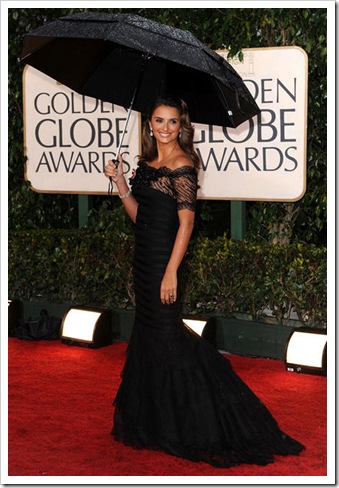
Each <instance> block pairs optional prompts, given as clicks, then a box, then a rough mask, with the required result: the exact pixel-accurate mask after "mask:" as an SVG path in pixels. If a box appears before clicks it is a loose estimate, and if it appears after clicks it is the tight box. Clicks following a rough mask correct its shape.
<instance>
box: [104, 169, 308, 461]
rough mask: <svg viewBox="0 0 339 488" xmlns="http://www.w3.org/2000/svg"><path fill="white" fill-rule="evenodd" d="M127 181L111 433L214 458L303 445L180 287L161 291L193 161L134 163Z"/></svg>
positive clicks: (190, 200)
mask: <svg viewBox="0 0 339 488" xmlns="http://www.w3.org/2000/svg"><path fill="white" fill-rule="evenodd" d="M131 185H132V191H133V195H134V197H135V198H136V200H137V201H138V203H139V206H138V214H137V221H136V230H135V232H136V244H135V246H136V247H135V258H134V259H135V261H134V287H135V295H136V316H135V323H134V327H133V331H132V335H131V338H130V341H129V345H128V349H127V357H126V362H125V366H124V370H123V373H122V382H121V385H120V388H119V390H118V393H117V395H116V398H115V400H114V405H115V411H114V426H113V430H112V434H113V436H114V439H115V440H116V441H121V442H123V443H124V444H126V445H130V446H133V447H134V448H139V449H142V448H147V449H155V450H162V451H164V452H167V453H169V454H172V455H175V456H179V457H183V458H186V459H190V460H192V461H205V462H207V463H210V464H211V465H213V466H218V467H230V466H234V465H238V464H241V463H252V464H258V465H265V464H267V463H270V462H273V460H274V455H275V454H278V455H287V454H299V453H300V451H301V450H302V449H303V446H302V445H301V444H300V443H299V442H297V441H296V440H294V439H292V438H291V437H289V436H288V435H286V434H285V433H283V432H282V431H281V430H280V429H279V427H278V425H277V423H276V421H275V419H274V418H273V417H272V415H271V414H270V412H269V411H268V410H267V408H266V407H265V406H264V405H263V403H262V402H261V401H260V399H259V398H258V397H257V396H256V395H255V394H254V393H253V392H252V391H251V390H250V389H249V388H248V386H247V385H246V384H245V383H244V382H243V381H242V380H241V379H240V378H239V377H238V376H237V375H236V373H235V372H234V371H233V369H232V366H231V364H230V362H229V361H228V359H226V358H225V357H224V356H223V355H222V354H220V353H219V352H218V351H217V350H216V349H215V348H214V347H213V346H212V345H211V344H209V343H208V342H207V341H206V340H205V339H203V338H201V337H200V336H199V335H198V334H196V333H194V331H192V330H191V329H189V328H188V327H187V326H186V325H184V324H183V322H182V320H181V317H180V296H179V299H178V300H177V301H176V303H174V304H172V305H163V304H162V303H161V301H160V283H161V280H162V277H163V274H164V271H165V268H166V265H167V262H168V260H169V257H170V254H171V250H172V247H173V243H174V240H175V237H176V233H177V229H178V225H179V220H178V210H181V209H184V208H189V209H190V210H194V206H195V199H196V191H197V173H196V170H195V169H194V168H193V167H189V166H185V167H181V168H178V169H175V170H170V169H168V168H166V167H162V168H159V169H156V168H153V167H151V166H149V165H147V164H146V163H139V165H138V168H137V171H136V174H135V177H134V178H133V179H132V180H131ZM181 274H182V270H181V269H179V272H178V280H179V283H180V280H181Z"/></svg>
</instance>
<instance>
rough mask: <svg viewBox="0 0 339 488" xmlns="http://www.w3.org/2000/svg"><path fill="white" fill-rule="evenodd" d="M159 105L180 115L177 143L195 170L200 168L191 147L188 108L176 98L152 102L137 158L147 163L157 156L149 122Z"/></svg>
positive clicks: (192, 134) (191, 128)
mask: <svg viewBox="0 0 339 488" xmlns="http://www.w3.org/2000/svg"><path fill="white" fill-rule="evenodd" d="M161 105H163V106H165V107H174V108H176V109H177V110H178V112H179V115H180V131H181V132H180V137H179V138H178V143H179V146H180V147H181V149H182V150H183V151H184V152H185V153H186V154H187V156H189V157H190V158H191V160H192V161H193V163H194V166H195V168H196V169H199V168H200V163H201V161H200V157H199V155H198V154H197V153H196V151H195V149H194V147H193V137H194V127H193V125H192V124H191V121H190V118H189V114H188V108H187V105H186V103H185V102H184V101H183V100H181V98H176V97H173V96H170V95H167V96H160V97H158V98H156V100H155V101H154V103H153V105H152V107H151V109H150V113H149V116H148V120H147V122H146V123H145V124H144V128H143V131H142V154H141V155H140V156H139V161H142V162H149V161H153V159H155V158H156V157H157V156H158V150H157V144H156V140H155V138H154V137H153V136H151V134H150V126H149V122H150V120H151V119H152V115H153V113H154V111H155V110H156V109H157V108H158V107H160V106H161Z"/></svg>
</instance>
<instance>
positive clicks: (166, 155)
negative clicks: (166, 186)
mask: <svg viewBox="0 0 339 488" xmlns="http://www.w3.org/2000/svg"><path fill="white" fill-rule="evenodd" d="M157 149H158V157H157V158H156V159H155V160H154V161H153V163H154V164H155V165H156V166H158V167H159V166H163V165H165V164H166V162H168V161H170V160H171V159H172V158H173V156H175V153H176V152H177V151H178V150H179V151H180V152H181V148H180V146H179V144H178V143H177V141H173V144H158V145H157Z"/></svg>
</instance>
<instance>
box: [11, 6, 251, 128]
mask: <svg viewBox="0 0 339 488" xmlns="http://www.w3.org/2000/svg"><path fill="white" fill-rule="evenodd" d="M21 60H22V61H23V62H25V63H27V64H29V65H31V66H33V67H34V68H36V69H38V70H40V71H42V72H43V73H45V74H46V75H48V76H50V77H51V78H54V79H55V80H57V81H59V82H60V83H62V84H64V85H66V86H68V87H69V88H71V89H72V90H75V91H76V92H78V93H80V94H83V95H87V96H90V97H94V98H97V99H101V100H105V101H108V102H112V103H115V104H117V105H121V106H123V107H131V108H133V109H134V110H137V111H139V112H142V113H148V112H149V109H150V106H151V104H152V102H153V100H154V99H155V97H156V96H158V95H161V94H166V93H167V94H168V93H169V94H171V95H175V96H178V97H180V98H182V99H184V100H185V102H186V103H187V105H188V109H189V113H190V117H191V120H192V121H193V122H196V123H203V124H213V125H220V126H224V127H237V126H238V125H240V124H241V123H242V122H244V121H246V120H247V119H249V118H251V117H253V116H254V115H256V114H258V113H259V111H260V110H259V108H258V106H257V104H256V102H255V100H254V99H253V97H252V95H251V94H250V92H249V91H248V89H247V87H246V86H245V84H244V82H243V80H242V79H241V77H240V76H239V75H238V74H237V72H236V71H235V70H234V69H233V68H232V66H231V65H230V64H229V63H228V62H227V61H226V60H224V58H222V57H221V56H220V55H218V54H217V53H215V52H214V51H212V50H211V49H209V48H208V47H207V46H205V45H204V44H203V43H201V42H200V41H199V40H198V39H196V38H195V37H194V36H193V35H192V34H191V33H190V32H188V31H185V30H181V29H176V28H173V27H169V26H167V25H164V24H159V23H157V22H154V21H151V20H148V19H145V18H143V17H140V16H137V15H131V14H106V13H91V12H86V13H78V14H74V15H70V16H67V17H61V18H60V19H58V20H56V21H53V22H50V23H47V24H45V25H43V26H41V27H39V28H37V29H35V30H33V31H31V32H30V33H28V34H27V35H26V36H25V37H24V44H23V50H22V55H21Z"/></svg>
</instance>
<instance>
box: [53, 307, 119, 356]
mask: <svg viewBox="0 0 339 488" xmlns="http://www.w3.org/2000/svg"><path fill="white" fill-rule="evenodd" d="M61 342H63V343H64V344H67V345H69V346H72V345H76V346H83V347H89V348H93V349H96V348H98V347H103V346H108V345H109V344H112V328H111V321H110V314H109V313H108V311H107V310H101V309H99V308H92V307H72V308H70V309H69V310H68V312H67V313H66V315H65V316H64V318H63V320H62V323H61Z"/></svg>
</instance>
